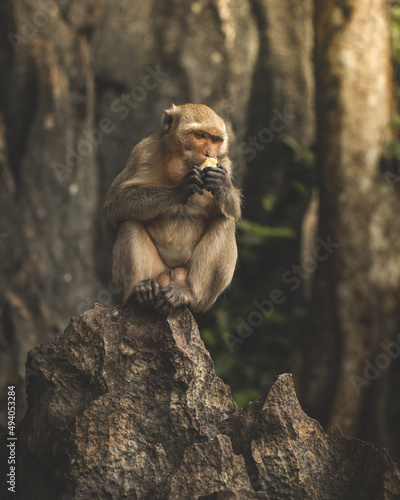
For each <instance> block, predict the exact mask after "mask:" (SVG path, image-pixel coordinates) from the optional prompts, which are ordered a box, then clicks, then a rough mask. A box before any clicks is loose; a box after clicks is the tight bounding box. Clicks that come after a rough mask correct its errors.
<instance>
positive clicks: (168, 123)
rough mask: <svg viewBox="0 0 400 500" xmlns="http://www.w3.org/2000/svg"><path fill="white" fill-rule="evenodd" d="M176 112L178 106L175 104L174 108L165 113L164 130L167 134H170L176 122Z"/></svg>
mask: <svg viewBox="0 0 400 500" xmlns="http://www.w3.org/2000/svg"><path fill="white" fill-rule="evenodd" d="M175 110H176V106H175V104H173V105H172V108H170V109H166V110H165V111H164V118H163V130H164V131H165V132H169V131H170V130H171V127H172V123H173V121H174V114H175Z"/></svg>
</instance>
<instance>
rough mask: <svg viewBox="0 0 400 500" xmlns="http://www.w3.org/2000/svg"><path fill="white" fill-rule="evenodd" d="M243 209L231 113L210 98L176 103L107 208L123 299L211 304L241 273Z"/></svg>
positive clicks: (134, 157) (141, 147)
mask: <svg viewBox="0 0 400 500" xmlns="http://www.w3.org/2000/svg"><path fill="white" fill-rule="evenodd" d="M212 159H214V160H216V161H214V162H213V163H214V164H215V163H216V165H215V166H205V168H203V169H202V168H201V167H202V165H204V163H205V162H207V160H212ZM213 163H211V165H212V164H213ZM240 215H241V193H240V191H239V190H238V189H237V188H236V187H234V185H233V183H232V163H231V161H230V159H229V156H228V134H227V130H226V126H225V123H224V121H223V119H222V118H221V117H220V116H219V115H217V114H216V113H215V112H214V111H213V110H212V109H211V108H209V107H208V106H206V105H204V104H183V105H180V106H175V105H172V107H171V108H170V109H167V110H165V111H164V115H163V120H162V125H161V127H160V128H159V129H158V130H157V131H156V132H154V133H153V134H152V135H150V136H149V137H147V138H145V139H143V140H142V141H141V142H139V143H138V144H137V145H136V146H135V147H134V148H133V150H132V152H131V156H130V158H129V160H128V163H127V165H126V166H125V168H124V169H123V170H122V172H121V173H120V174H119V175H118V176H117V177H116V178H115V180H114V181H113V183H112V184H111V186H110V189H109V191H108V193H107V195H106V198H105V201H104V204H103V207H102V222H103V229H104V233H105V237H106V239H107V241H108V243H109V246H110V247H112V274H113V279H114V282H115V283H117V284H118V285H120V286H121V287H122V289H123V302H124V303H126V302H129V303H130V302H131V301H134V302H135V303H138V304H139V305H143V306H144V305H148V306H152V307H154V308H155V309H156V310H159V311H161V312H164V313H165V312H166V313H168V312H172V311H173V310H175V309H177V308H179V307H182V306H188V307H189V308H190V309H191V310H192V311H194V312H203V311H206V310H207V309H209V308H210V307H211V305H212V304H213V303H214V302H215V300H216V299H217V297H218V296H219V295H220V294H221V293H222V292H223V291H224V290H225V289H226V288H227V287H228V285H229V284H230V282H231V281H232V278H233V274H234V270H235V267H236V261H237V256H238V252H237V245H236V238H235V231H236V222H237V220H238V219H239V218H240Z"/></svg>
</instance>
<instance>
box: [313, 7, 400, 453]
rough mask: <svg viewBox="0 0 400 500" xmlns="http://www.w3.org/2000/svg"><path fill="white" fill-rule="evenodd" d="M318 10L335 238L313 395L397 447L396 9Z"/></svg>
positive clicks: (323, 189)
mask: <svg viewBox="0 0 400 500" xmlns="http://www.w3.org/2000/svg"><path fill="white" fill-rule="evenodd" d="M315 6H316V13H315V29H316V52H315V61H316V63H315V64H316V92H317V123H318V125H317V129H318V161H319V178H320V206H321V209H320V227H319V234H320V236H321V237H322V238H324V239H325V241H328V240H329V241H332V242H333V244H332V246H331V248H330V250H328V254H329V257H328V258H327V259H326V260H325V259H324V261H323V262H322V261H321V262H320V263H319V267H318V269H317V279H316V286H315V289H314V305H315V311H316V313H315V317H316V318H317V325H316V328H315V336H314V337H313V338H312V339H311V341H310V345H309V349H310V352H309V355H308V363H307V365H308V373H307V376H306V377H305V378H304V380H303V384H304V389H305V390H304V401H305V403H306V408H308V409H309V410H311V411H312V413H313V415H316V416H317V417H318V418H320V419H321V420H322V421H324V422H325V423H329V425H334V424H339V425H340V427H341V428H342V429H343V431H344V432H345V433H346V434H347V435H350V436H361V437H363V438H367V439H371V440H373V441H374V442H375V443H378V444H380V445H382V444H385V446H390V445H391V444H392V443H391V441H390V439H388V436H387V435H386V430H385V417H384V415H385V413H386V410H387V401H386V400H385V397H386V393H385V391H381V390H377V389H378V387H379V386H381V387H382V386H385V383H386V382H385V381H384V378H385V377H388V376H389V373H390V365H392V364H393V356H391V355H390V353H389V354H388V353H387V352H385V347H383V345H382V342H384V343H386V344H387V343H388V342H389V341H394V340H395V336H396V334H397V332H398V325H399V321H398V320H399V312H398V299H399V292H400V266H399V257H398V256H399V253H400V239H399V230H398V229H397V227H396V226H394V225H393V222H394V219H393V215H394V214H396V213H398V211H399V208H400V200H399V196H398V193H397V192H395V191H394V190H393V189H392V188H391V186H390V185H389V184H388V183H387V182H386V180H385V177H384V175H383V174H382V172H381V171H380V163H381V158H382V156H383V154H384V151H385V146H386V144H387V142H388V141H389V140H390V139H391V128H390V120H391V113H392V111H393V110H392V104H393V100H392V72H391V59H390V34H389V19H390V11H389V5H388V2H387V1H386V0H358V1H357V2H355V1H350V2H341V1H338V0H330V1H325V0H316V2H315ZM321 260H322V259H321ZM396 342H398V340H396ZM386 344H385V345H386ZM369 363H371V365H370V364H369ZM372 365H373V366H374V368H371V366H372ZM376 378H378V380H376V381H375V379H376ZM378 393H380V394H378ZM366 408H367V409H368V410H367V411H365V409H366ZM361 417H362V419H361ZM382 417H383V418H382ZM378 422H380V424H378Z"/></svg>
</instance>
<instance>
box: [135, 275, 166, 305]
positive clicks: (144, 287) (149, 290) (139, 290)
mask: <svg viewBox="0 0 400 500" xmlns="http://www.w3.org/2000/svg"><path fill="white" fill-rule="evenodd" d="M159 290H160V287H159V285H158V283H157V282H156V281H154V280H144V281H140V282H139V283H138V284H137V285H136V286H135V288H134V289H133V292H132V297H133V299H134V300H135V301H136V302H137V303H138V304H140V305H146V304H154V303H155V302H156V300H157V297H158V295H159Z"/></svg>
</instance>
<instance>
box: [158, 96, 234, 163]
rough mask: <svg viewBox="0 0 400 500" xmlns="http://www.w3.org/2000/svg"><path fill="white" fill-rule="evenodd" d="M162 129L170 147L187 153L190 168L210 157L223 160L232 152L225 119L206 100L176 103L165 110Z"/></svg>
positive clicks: (185, 157)
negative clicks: (179, 104) (200, 102)
mask: <svg viewBox="0 0 400 500" xmlns="http://www.w3.org/2000/svg"><path fill="white" fill-rule="evenodd" d="M162 130H163V137H164V139H165V140H166V144H167V148H168V149H169V151H170V152H171V154H174V155H179V156H181V157H183V159H184V161H185V163H186V164H187V167H188V169H189V168H191V167H192V166H193V165H200V164H201V163H203V162H204V161H205V160H206V159H207V158H215V159H216V160H219V161H221V162H222V161H223V159H224V157H226V155H227V153H228V134H227V132H226V126H225V123H224V121H223V119H222V118H221V117H220V116H218V115H217V114H216V113H215V112H214V111H213V110H212V109H211V108H209V107H208V106H205V105H204V104H183V105H182V106H175V105H173V106H172V108H170V109H167V110H165V112H164V120H163V126H162Z"/></svg>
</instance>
